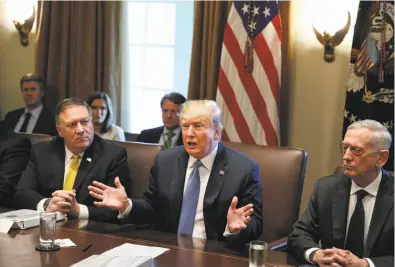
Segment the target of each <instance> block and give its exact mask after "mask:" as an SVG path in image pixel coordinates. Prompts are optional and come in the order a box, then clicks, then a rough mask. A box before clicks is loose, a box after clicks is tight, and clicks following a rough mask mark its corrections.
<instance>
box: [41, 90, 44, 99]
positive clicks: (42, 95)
mask: <svg viewBox="0 0 395 267" xmlns="http://www.w3.org/2000/svg"><path fill="white" fill-rule="evenodd" d="M40 95H41V98H43V97H44V95H45V92H44V90H43V89H40Z"/></svg>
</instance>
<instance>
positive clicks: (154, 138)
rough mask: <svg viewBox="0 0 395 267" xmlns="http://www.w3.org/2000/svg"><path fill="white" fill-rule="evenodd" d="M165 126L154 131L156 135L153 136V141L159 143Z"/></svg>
mask: <svg viewBox="0 0 395 267" xmlns="http://www.w3.org/2000/svg"><path fill="white" fill-rule="evenodd" d="M163 128H164V126H161V127H158V128H157V130H156V131H155V132H154V136H153V137H152V141H153V142H155V143H159V141H160V137H161V136H162V134H163ZM163 138H164V137H163ZM163 141H165V140H163Z"/></svg>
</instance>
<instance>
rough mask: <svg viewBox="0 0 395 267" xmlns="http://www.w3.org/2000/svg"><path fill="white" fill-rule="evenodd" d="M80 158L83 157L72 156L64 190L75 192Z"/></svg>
mask: <svg viewBox="0 0 395 267" xmlns="http://www.w3.org/2000/svg"><path fill="white" fill-rule="evenodd" d="M80 158H81V157H80V156H79V155H73V156H71V163H70V166H69V169H68V171H67V174H66V181H65V182H64V185H63V190H73V186H74V181H75V177H76V176H77V172H78V160H79V159H80Z"/></svg>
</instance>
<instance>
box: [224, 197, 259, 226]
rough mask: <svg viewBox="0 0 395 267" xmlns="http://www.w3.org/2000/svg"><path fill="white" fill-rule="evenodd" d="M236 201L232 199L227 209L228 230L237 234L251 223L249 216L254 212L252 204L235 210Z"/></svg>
mask: <svg viewBox="0 0 395 267" xmlns="http://www.w3.org/2000/svg"><path fill="white" fill-rule="evenodd" d="M237 202H238V199H237V197H233V199H232V202H231V203H230V207H229V209H228V216H227V221H228V228H229V231H230V232H231V233H237V232H240V231H241V230H243V229H245V228H247V224H248V223H249V222H250V221H251V217H250V215H251V214H252V213H253V212H254V209H253V208H252V207H253V205H252V204H247V205H245V206H243V207H241V208H236V206H237Z"/></svg>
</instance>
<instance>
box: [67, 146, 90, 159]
mask: <svg viewBox="0 0 395 267" xmlns="http://www.w3.org/2000/svg"><path fill="white" fill-rule="evenodd" d="M64 149H65V151H66V162H69V161H70V160H71V157H72V156H73V155H74V153H73V152H71V151H70V150H69V149H68V148H67V147H66V146H64ZM84 153H85V151H84V152H82V153H80V154H78V155H79V156H80V157H81V159H82V157H83V156H84Z"/></svg>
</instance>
